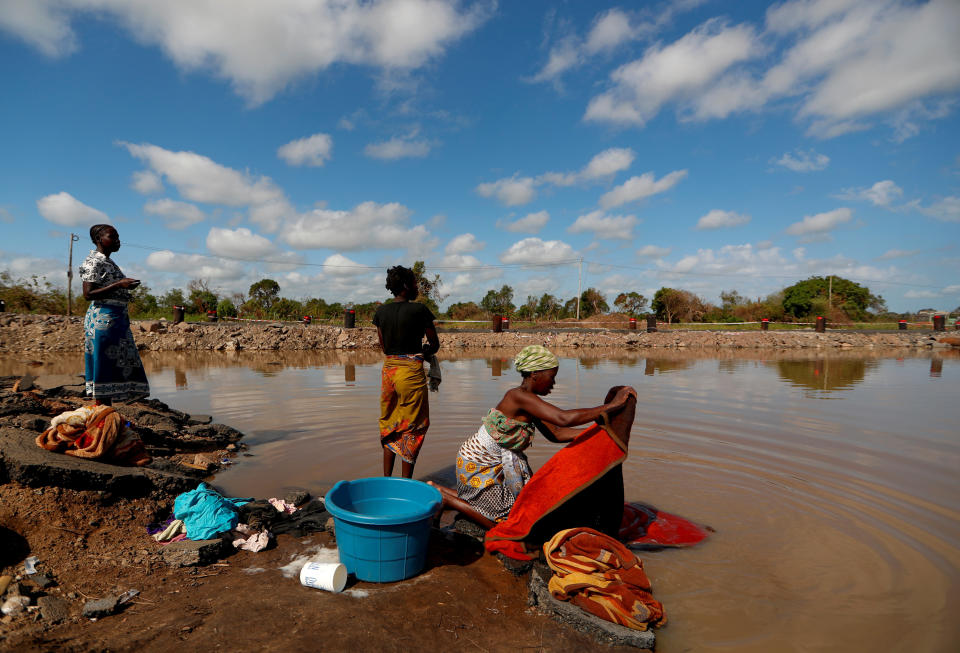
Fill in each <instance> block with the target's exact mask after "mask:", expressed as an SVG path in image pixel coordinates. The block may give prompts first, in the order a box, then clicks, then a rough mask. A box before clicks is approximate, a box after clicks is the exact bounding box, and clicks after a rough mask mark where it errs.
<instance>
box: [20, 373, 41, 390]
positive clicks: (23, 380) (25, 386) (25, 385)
mask: <svg viewBox="0 0 960 653" xmlns="http://www.w3.org/2000/svg"><path fill="white" fill-rule="evenodd" d="M36 379H37V377H36V376H34V375H33V374H30V373H29V372H27V373H26V374H24V375H23V376H22V377H20V384H19V385H18V386H17V389H18V390H19V391H20V392H26V391H27V390H31V389H32V388H33V382H34V381H35V380H36Z"/></svg>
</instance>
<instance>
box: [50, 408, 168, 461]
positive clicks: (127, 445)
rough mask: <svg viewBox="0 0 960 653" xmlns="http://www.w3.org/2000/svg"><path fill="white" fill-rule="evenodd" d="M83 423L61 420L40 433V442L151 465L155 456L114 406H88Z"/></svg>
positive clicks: (60, 450)
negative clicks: (125, 422) (151, 455)
mask: <svg viewBox="0 0 960 653" xmlns="http://www.w3.org/2000/svg"><path fill="white" fill-rule="evenodd" d="M81 410H85V411H89V412H88V415H87V416H86V419H85V420H84V422H83V423H82V424H78V423H76V420H72V421H73V422H74V423H68V422H61V423H59V424H57V425H56V426H51V427H50V428H48V429H47V430H46V431H44V432H43V433H41V434H40V435H38V436H37V440H36V442H37V446H38V447H41V448H43V449H46V450H47V451H54V452H57V453H65V454H67V455H68V456H76V457H77V458H91V459H96V460H103V461H104V462H111V463H115V464H128V465H129V464H132V465H138V466H142V465H147V464H149V463H150V461H151V458H150V456H149V454H147V451H146V449H145V448H144V446H143V442H142V441H141V440H140V438H139V437H138V436H137V434H136V433H134V432H133V431H131V430H130V429H128V428H126V427H124V425H123V417H122V416H121V415H120V413H118V412H117V411H115V410H114V409H113V407H112V406H88V407H85V408H84V409H81Z"/></svg>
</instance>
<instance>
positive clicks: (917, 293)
mask: <svg viewBox="0 0 960 653" xmlns="http://www.w3.org/2000/svg"><path fill="white" fill-rule="evenodd" d="M903 296H904V297H905V298H907V299H936V298H939V297H940V293H938V292H934V291H933V290H913V289H911V290H908V291H907V292H905V293H903Z"/></svg>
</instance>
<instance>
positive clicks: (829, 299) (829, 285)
mask: <svg viewBox="0 0 960 653" xmlns="http://www.w3.org/2000/svg"><path fill="white" fill-rule="evenodd" d="M832 308H833V275H832V274H831V275H830V280H829V281H828V282H827V309H832Z"/></svg>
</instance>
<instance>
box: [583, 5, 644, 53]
mask: <svg viewBox="0 0 960 653" xmlns="http://www.w3.org/2000/svg"><path fill="white" fill-rule="evenodd" d="M635 33H636V30H635V28H633V27H631V26H630V16H628V15H627V14H626V13H624V12H623V10H621V9H618V8H616V7H614V8H613V9H609V10H607V11H606V12H605V13H603V14H600V15H599V16H597V18H596V20H595V21H594V23H593V27H591V28H590V33H589V34H587V40H586V42H585V43H584V44H583V46H584V49H585V50H586V51H587V52H589V53H591V54H594V53H597V52H604V51H610V50H613V49H614V48H616V47H617V46H618V45H620V44H622V43H625V42H627V41H629V40H630V39H632V38H634V35H635Z"/></svg>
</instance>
